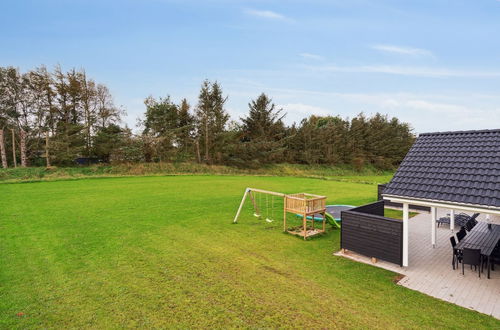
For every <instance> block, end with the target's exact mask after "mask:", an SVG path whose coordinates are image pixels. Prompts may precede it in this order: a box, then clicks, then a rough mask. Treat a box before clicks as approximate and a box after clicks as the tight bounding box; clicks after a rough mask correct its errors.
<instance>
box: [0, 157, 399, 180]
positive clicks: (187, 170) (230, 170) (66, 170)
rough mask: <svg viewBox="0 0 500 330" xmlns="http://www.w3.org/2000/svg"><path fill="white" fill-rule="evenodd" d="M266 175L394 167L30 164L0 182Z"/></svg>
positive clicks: (368, 172) (334, 174) (356, 176)
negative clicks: (60, 165) (122, 177)
mask: <svg viewBox="0 0 500 330" xmlns="http://www.w3.org/2000/svg"><path fill="white" fill-rule="evenodd" d="M186 174H188V175H192V174H196V175H261V176H263V175H266V176H294V177H313V178H322V179H326V180H336V181H344V182H359V183H370V184H371V183H386V182H389V180H390V179H391V177H392V174H393V172H392V171H381V170H377V169H375V168H373V167H369V166H367V167H366V168H364V169H363V170H361V171H355V170H354V169H353V168H352V167H351V166H348V165H339V166H325V165H299V164H274V165H267V166H263V167H261V168H258V169H245V168H236V167H230V166H223V165H206V164H198V163H188V162H186V163H139V164H117V165H94V166H80V167H52V168H45V167H28V168H21V167H18V168H8V169H0V182H2V181H3V182H33V181H54V180H61V179H62V180H64V179H78V178H84V177H116V176H138V175H149V176H152V175H161V176H164V175H186Z"/></svg>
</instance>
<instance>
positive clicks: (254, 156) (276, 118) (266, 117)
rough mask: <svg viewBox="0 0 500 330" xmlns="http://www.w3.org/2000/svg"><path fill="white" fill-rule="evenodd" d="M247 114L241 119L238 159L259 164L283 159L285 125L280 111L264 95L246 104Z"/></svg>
mask: <svg viewBox="0 0 500 330" xmlns="http://www.w3.org/2000/svg"><path fill="white" fill-rule="evenodd" d="M248 108H249V113H248V116H247V117H245V118H241V121H242V126H241V131H242V137H241V141H242V143H243V145H242V150H241V151H240V152H239V154H240V158H242V159H247V161H252V160H257V161H258V162H260V163H263V164H266V163H273V162H279V161H281V160H282V159H283V158H282V156H283V152H284V148H283V143H284V139H283V138H284V135H285V125H284V124H283V118H284V116H285V115H284V114H282V112H283V110H282V109H277V108H276V105H275V104H274V103H273V102H272V99H270V98H269V97H268V96H267V95H266V94H264V93H262V94H260V95H259V96H258V97H257V99H256V100H252V101H251V102H250V103H249V104H248Z"/></svg>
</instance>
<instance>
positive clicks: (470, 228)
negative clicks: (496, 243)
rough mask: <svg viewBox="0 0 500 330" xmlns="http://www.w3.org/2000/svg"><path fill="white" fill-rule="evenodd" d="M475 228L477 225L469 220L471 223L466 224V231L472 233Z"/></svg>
mask: <svg viewBox="0 0 500 330" xmlns="http://www.w3.org/2000/svg"><path fill="white" fill-rule="evenodd" d="M474 226H475V225H474V224H473V223H472V221H470V220H469V221H467V223H466V224H465V229H466V230H467V231H471V230H472V228H474Z"/></svg>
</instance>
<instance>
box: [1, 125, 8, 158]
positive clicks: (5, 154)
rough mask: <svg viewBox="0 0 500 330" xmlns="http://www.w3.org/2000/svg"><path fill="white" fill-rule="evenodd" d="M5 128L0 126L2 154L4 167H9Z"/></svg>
mask: <svg viewBox="0 0 500 330" xmlns="http://www.w3.org/2000/svg"><path fill="white" fill-rule="evenodd" d="M3 132H4V131H3V128H0V156H1V158H2V167H3V168H7V167H8V165H7V153H6V152H5V142H4V137H3Z"/></svg>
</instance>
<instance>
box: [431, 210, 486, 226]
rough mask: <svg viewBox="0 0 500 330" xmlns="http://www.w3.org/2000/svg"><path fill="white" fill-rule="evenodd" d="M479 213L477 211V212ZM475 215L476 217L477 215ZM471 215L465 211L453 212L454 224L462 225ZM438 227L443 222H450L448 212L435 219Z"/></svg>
mask: <svg viewBox="0 0 500 330" xmlns="http://www.w3.org/2000/svg"><path fill="white" fill-rule="evenodd" d="M477 215H479V213H477ZM477 215H476V217H477ZM471 218H472V217H471V216H470V215H468V214H467V213H459V214H455V226H464V225H465V224H466V223H467V221H469V220H470V219H471ZM474 219H475V218H474ZM436 222H437V224H438V227H439V226H440V225H441V224H443V223H445V224H450V222H451V219H450V214H447V216H445V217H441V218H439V219H438V220H436Z"/></svg>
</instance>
